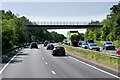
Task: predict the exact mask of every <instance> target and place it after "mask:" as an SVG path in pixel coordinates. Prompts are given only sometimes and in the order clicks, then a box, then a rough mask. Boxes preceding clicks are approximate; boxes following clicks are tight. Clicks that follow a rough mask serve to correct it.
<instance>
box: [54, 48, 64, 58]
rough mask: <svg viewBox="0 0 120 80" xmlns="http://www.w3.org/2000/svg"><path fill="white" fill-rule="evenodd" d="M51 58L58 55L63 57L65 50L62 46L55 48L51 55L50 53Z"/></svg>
mask: <svg viewBox="0 0 120 80" xmlns="http://www.w3.org/2000/svg"><path fill="white" fill-rule="evenodd" d="M52 55H53V56H57V55H60V56H65V49H64V47H63V46H56V47H55V48H54V49H53V53H52Z"/></svg>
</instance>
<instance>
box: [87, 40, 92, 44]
mask: <svg viewBox="0 0 120 80" xmlns="http://www.w3.org/2000/svg"><path fill="white" fill-rule="evenodd" d="M85 43H88V44H89V43H94V41H93V40H86V41H85Z"/></svg>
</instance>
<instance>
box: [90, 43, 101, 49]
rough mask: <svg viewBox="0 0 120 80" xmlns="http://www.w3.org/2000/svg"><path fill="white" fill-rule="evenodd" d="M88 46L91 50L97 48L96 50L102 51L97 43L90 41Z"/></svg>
mask: <svg viewBox="0 0 120 80" xmlns="http://www.w3.org/2000/svg"><path fill="white" fill-rule="evenodd" d="M88 48H89V49H90V50H94V49H95V50H96V51H100V48H99V47H98V46H97V45H96V44H95V43H89V44H88Z"/></svg>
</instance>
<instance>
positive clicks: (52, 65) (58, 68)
mask: <svg viewBox="0 0 120 80" xmlns="http://www.w3.org/2000/svg"><path fill="white" fill-rule="evenodd" d="M51 53H52V51H51V50H46V48H45V47H43V45H39V49H29V48H25V49H23V50H21V51H20V52H19V54H18V55H17V56H16V57H15V58H14V59H13V60H12V61H11V63H10V64H9V65H8V66H7V67H6V68H5V69H4V71H3V72H2V77H3V78H115V77H114V76H111V75H108V74H106V73H103V72H101V71H99V70H96V69H94V68H92V67H90V66H88V65H85V64H83V63H81V62H80V61H78V60H76V59H74V58H73V57H71V56H69V55H66V56H52V54H51Z"/></svg>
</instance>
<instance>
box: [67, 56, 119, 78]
mask: <svg viewBox="0 0 120 80" xmlns="http://www.w3.org/2000/svg"><path fill="white" fill-rule="evenodd" d="M69 58H72V59H74V60H76V61H78V62H80V63H82V64H85V65H87V66H89V67H91V68H94V69H96V70H98V71H101V72H103V73H105V74H108V75H110V76H113V77H115V78H118V79H120V77H118V76H116V75H114V74H111V73H109V72H106V71H104V70H102V69H99V68H97V67H95V66H92V65H90V64H87V63H85V62H83V61H80V60H78V59H76V58H73V57H69Z"/></svg>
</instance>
